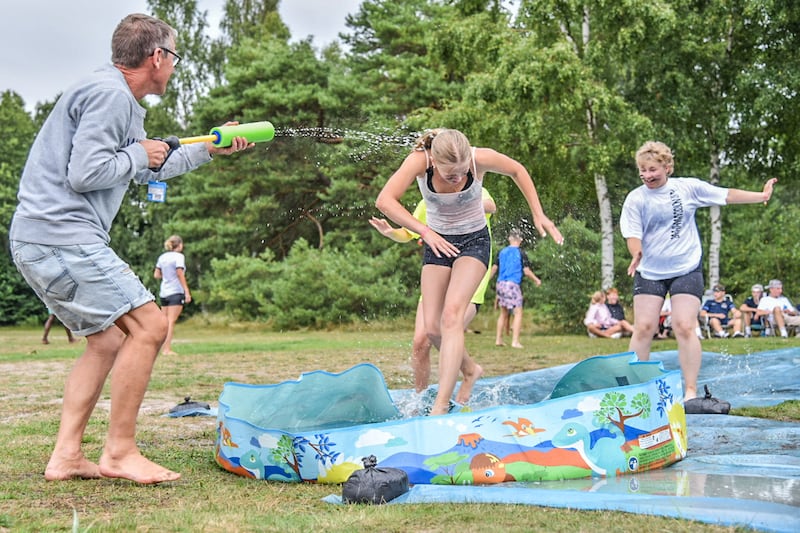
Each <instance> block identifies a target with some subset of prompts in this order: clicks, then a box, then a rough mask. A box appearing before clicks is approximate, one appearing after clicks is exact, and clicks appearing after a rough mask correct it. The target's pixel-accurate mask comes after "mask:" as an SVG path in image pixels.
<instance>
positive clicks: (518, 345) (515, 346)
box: [511, 342, 524, 348]
mask: <svg viewBox="0 0 800 533" xmlns="http://www.w3.org/2000/svg"><path fill="white" fill-rule="evenodd" d="M511 347H512V348H524V346H522V345H521V344H520V343H518V342H515V343H514V344H512V345H511Z"/></svg>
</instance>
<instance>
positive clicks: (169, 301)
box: [161, 293, 186, 307]
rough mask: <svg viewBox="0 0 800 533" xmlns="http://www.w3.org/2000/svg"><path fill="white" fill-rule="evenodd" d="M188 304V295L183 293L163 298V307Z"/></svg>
mask: <svg viewBox="0 0 800 533" xmlns="http://www.w3.org/2000/svg"><path fill="white" fill-rule="evenodd" d="M184 303H186V295H185V294H183V293H178V294H170V295H169V296H163V297H162V298H161V307H169V306H171V305H183V304H184Z"/></svg>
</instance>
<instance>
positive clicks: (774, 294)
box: [756, 279, 800, 338]
mask: <svg viewBox="0 0 800 533" xmlns="http://www.w3.org/2000/svg"><path fill="white" fill-rule="evenodd" d="M767 288H768V289H769V295H768V296H764V297H763V298H761V301H760V302H759V303H758V310H757V311H756V317H760V316H763V317H766V319H767V321H768V322H769V328H771V329H772V330H773V331H775V332H776V333H777V332H778V331H780V332H781V337H783V338H786V337H788V336H789V332H788V331H787V330H786V326H794V327H798V326H800V313H798V312H797V308H795V306H794V305H792V302H791V301H790V300H789V298H787V297H786V296H784V295H783V283H782V282H781V280H779V279H773V280H770V282H769V285H768V286H767ZM769 328H768V330H767V335H769V334H771V332H770V331H769Z"/></svg>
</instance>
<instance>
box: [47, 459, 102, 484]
mask: <svg viewBox="0 0 800 533" xmlns="http://www.w3.org/2000/svg"><path fill="white" fill-rule="evenodd" d="M101 477H103V476H102V475H101V474H100V467H99V466H97V465H96V464H95V463H93V462H91V461H89V460H88V459H86V458H85V457H84V456H83V455H80V456H78V457H75V458H73V459H64V458H56V457H55V456H53V457H50V462H48V463H47V468H45V470H44V478H45V479H46V480H47V481H66V480H68V479H98V478H101Z"/></svg>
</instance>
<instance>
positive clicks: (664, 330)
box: [655, 294, 672, 339]
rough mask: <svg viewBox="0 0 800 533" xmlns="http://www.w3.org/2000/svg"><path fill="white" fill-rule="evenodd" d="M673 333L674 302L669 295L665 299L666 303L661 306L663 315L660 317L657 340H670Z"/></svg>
mask: <svg viewBox="0 0 800 533" xmlns="http://www.w3.org/2000/svg"><path fill="white" fill-rule="evenodd" d="M671 332H672V302H671V301H670V299H669V294H667V296H666V298H664V303H663V304H661V313H660V314H659V316H658V333H656V336H655V338H656V339H668V338H669V335H670V333H671Z"/></svg>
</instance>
